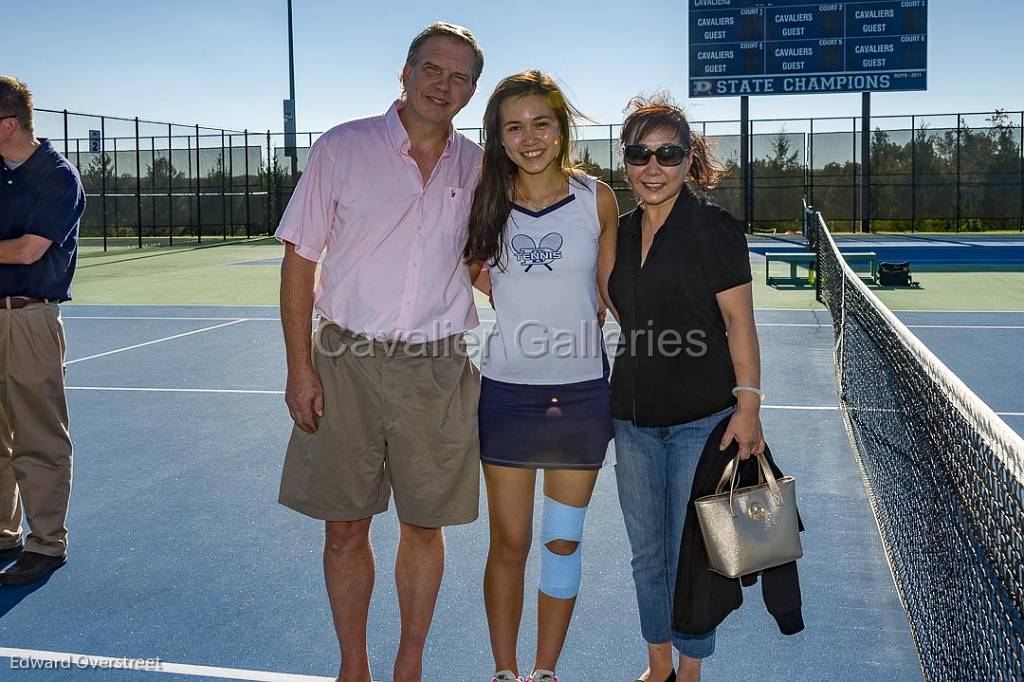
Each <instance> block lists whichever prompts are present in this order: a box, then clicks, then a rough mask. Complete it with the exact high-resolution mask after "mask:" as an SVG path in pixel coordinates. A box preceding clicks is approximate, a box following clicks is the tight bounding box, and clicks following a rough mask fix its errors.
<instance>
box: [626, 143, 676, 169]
mask: <svg viewBox="0 0 1024 682" xmlns="http://www.w3.org/2000/svg"><path fill="white" fill-rule="evenodd" d="M689 153H690V147H683V146H680V145H678V144H663V145H661V146H660V147H658V148H657V149H651V148H650V147H648V146H647V145H645V144H627V145H626V146H625V147H624V148H623V153H622V158H623V159H625V160H626V163H628V164H629V165H630V166H646V165H647V162H648V161H650V160H651V157H652V156H653V157H654V158H656V159H657V160H658V165H659V166H678V165H679V164H681V163H682V162H683V161H684V160H685V159H686V156H687V154H689Z"/></svg>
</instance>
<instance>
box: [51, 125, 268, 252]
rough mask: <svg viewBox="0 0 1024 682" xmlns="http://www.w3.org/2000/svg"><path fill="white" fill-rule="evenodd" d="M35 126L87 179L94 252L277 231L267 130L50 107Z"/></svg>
mask: <svg viewBox="0 0 1024 682" xmlns="http://www.w3.org/2000/svg"><path fill="white" fill-rule="evenodd" d="M35 125H36V134H37V136H39V137H43V138H49V140H50V141H51V143H52V144H53V146H54V148H56V149H57V151H59V152H61V153H63V154H64V155H65V156H67V158H68V159H69V160H70V161H71V162H72V163H73V164H75V166H76V167H77V168H78V170H79V172H80V174H81V176H82V184H83V186H84V188H85V193H86V197H87V202H86V212H85V215H84V217H83V218H82V224H81V245H82V248H83V250H85V251H88V250H94V249H102V250H107V249H109V248H112V247H144V246H156V245H162V246H167V245H171V246H173V245H187V244H202V243H207V242H210V241H213V240H228V239H240V238H248V237H253V236H265V235H266V234H267V233H268V232H270V228H271V225H272V222H271V219H270V215H269V213H268V208H269V206H268V203H269V202H268V195H269V191H270V176H269V173H268V170H269V169H268V167H267V162H266V159H267V158H268V153H267V147H266V145H267V142H268V138H267V137H266V135H265V134H259V133H251V132H248V131H245V130H229V129H226V128H209V127H204V126H199V125H191V126H187V125H177V124H173V123H159V122H154V121H144V120H141V119H126V118H121V117H116V116H92V115H88V114H78V113H72V112H66V111H53V110H47V109H36V110H35Z"/></svg>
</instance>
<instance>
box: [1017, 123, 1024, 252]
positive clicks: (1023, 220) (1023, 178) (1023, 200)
mask: <svg viewBox="0 0 1024 682" xmlns="http://www.w3.org/2000/svg"><path fill="white" fill-rule="evenodd" d="M1017 146H1018V148H1019V149H1020V231H1021V232H1024V111H1022V112H1020V142H1019V143H1018V144H1017Z"/></svg>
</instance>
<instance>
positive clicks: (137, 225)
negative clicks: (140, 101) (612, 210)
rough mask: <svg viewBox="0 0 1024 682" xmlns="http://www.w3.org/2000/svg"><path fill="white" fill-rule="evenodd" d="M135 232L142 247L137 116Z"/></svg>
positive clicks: (136, 123) (139, 152) (140, 175)
mask: <svg viewBox="0 0 1024 682" xmlns="http://www.w3.org/2000/svg"><path fill="white" fill-rule="evenodd" d="M135 233H136V235H137V237H138V244H139V248H140V249H141V248H142V152H141V150H139V117H138V116H136V117H135Z"/></svg>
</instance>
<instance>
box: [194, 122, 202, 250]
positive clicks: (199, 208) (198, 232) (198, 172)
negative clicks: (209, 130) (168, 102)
mask: <svg viewBox="0 0 1024 682" xmlns="http://www.w3.org/2000/svg"><path fill="white" fill-rule="evenodd" d="M200 146H201V144H200V140H199V124H198V123H197V124H196V236H197V241H198V242H199V243H200V244H202V243H203V189H202V182H203V172H202V170H201V166H200V160H199V149H200Z"/></svg>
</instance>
